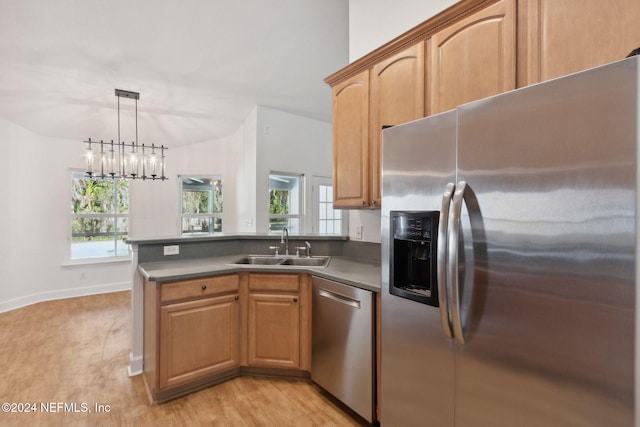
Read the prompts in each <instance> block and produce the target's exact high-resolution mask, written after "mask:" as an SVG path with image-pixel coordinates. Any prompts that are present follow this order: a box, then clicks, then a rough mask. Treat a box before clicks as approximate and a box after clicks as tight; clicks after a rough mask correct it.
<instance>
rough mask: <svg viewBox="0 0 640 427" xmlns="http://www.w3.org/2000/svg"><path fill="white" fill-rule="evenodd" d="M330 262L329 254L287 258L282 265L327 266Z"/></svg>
mask: <svg viewBox="0 0 640 427" xmlns="http://www.w3.org/2000/svg"><path fill="white" fill-rule="evenodd" d="M328 263H329V257H328V256H316V257H309V258H285V260H284V261H282V264H281V265H299V266H304V267H326V265H327V264H328Z"/></svg>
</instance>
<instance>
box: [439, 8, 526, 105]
mask: <svg viewBox="0 0 640 427" xmlns="http://www.w3.org/2000/svg"><path fill="white" fill-rule="evenodd" d="M514 2H515V0H501V1H499V2H497V3H494V4H492V5H491V6H488V7H486V8H485V9H482V10H480V11H478V12H477V13H474V14H473V15H470V16H468V17H466V18H464V19H462V20H460V21H458V22H456V23H454V24H453V25H451V26H448V27H446V28H445V29H443V30H441V31H439V32H437V33H435V34H434V35H433V36H432V37H431V40H430V43H429V57H430V61H429V64H430V67H429V69H428V71H427V74H428V76H429V77H428V80H429V82H428V91H427V96H428V97H429V111H428V113H429V114H436V113H440V112H443V111H447V110H450V109H452V108H455V107H457V106H458V105H460V104H464V103H467V102H470V101H474V100H476V99H481V98H485V97H487V96H491V95H495V94H498V93H501V92H505V91H508V90H511V89H515V87H516V31H515V23H516V19H515V18H516V17H515V4H514Z"/></svg>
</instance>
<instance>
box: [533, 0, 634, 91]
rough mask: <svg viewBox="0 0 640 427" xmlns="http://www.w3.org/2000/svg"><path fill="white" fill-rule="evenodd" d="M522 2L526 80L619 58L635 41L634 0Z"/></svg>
mask: <svg viewBox="0 0 640 427" xmlns="http://www.w3.org/2000/svg"><path fill="white" fill-rule="evenodd" d="M526 3H527V4H526V5H527V16H528V20H527V21H528V22H527V25H528V37H529V38H528V40H527V45H528V46H529V52H528V64H529V66H528V74H529V80H528V82H527V83H529V84H531V83H536V82H539V81H544V80H548V79H552V78H555V77H559V76H563V75H566V74H569V73H573V72H577V71H581V70H585V69H587V68H591V67H595V66H598V65H602V64H606V63H608V62H612V61H615V60H618V59H623V58H624V57H626V56H627V55H628V54H629V53H630V52H631V51H632V50H633V49H636V48H638V47H640V25H639V23H638V18H639V17H640V1H638V0H606V1H603V0H562V1H558V0H527V2H526Z"/></svg>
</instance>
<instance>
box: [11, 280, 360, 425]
mask: <svg viewBox="0 0 640 427" xmlns="http://www.w3.org/2000/svg"><path fill="white" fill-rule="evenodd" d="M130 304H131V294H130V293H129V292H116V293H111V294H103V295H92V296H87V297H80V298H70V299H65V300H58V301H48V302H44V303H39V304H34V305H31V306H28V307H24V308H20V309H17V310H13V311H10V312H7V313H0V343H2V345H1V346H0V403H5V402H6V403H13V404H15V405H14V406H13V407H12V408H9V409H15V410H16V411H18V410H20V411H24V410H25V409H26V408H27V404H28V406H29V409H30V410H32V412H29V413H26V412H4V411H2V412H0V425H2V426H21V427H23V426H26V425H28V426H46V427H49V426H65V427H66V426H103V425H104V426H136V427H138V426H149V427H156V426H205V425H206V426H233V427H236V426H240V427H242V426H248V427H251V426H256V427H262V426H278V427H282V426H359V425H361V424H360V423H359V422H358V421H356V420H354V419H353V418H351V417H350V416H349V415H348V414H347V413H346V412H344V411H342V410H341V409H340V408H339V407H338V406H336V405H335V404H334V403H333V401H332V400H331V399H329V398H327V396H325V394H324V393H323V392H322V391H321V390H320V389H319V388H318V387H316V386H315V385H314V384H312V383H310V382H308V381H306V380H280V379H277V380H276V379H268V378H261V377H240V378H236V379H233V380H231V381H228V382H226V383H223V384H219V385H217V386H215V387H210V388H208V389H205V390H201V391H199V392H196V393H193V394H190V395H188V396H185V397H183V398H180V399H176V400H173V401H170V402H167V403H163V404H160V405H151V404H149V401H148V397H147V393H146V389H145V384H144V380H143V378H142V376H141V375H139V376H136V377H133V378H130V377H128V376H127V366H128V362H129V352H130V348H131V309H130ZM33 405H35V406H33ZM96 405H102V406H96ZM3 409H4V407H3ZM33 409H35V411H33ZM99 409H101V410H102V412H99V411H98V410H99ZM46 411H48V412H46Z"/></svg>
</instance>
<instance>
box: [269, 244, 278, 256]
mask: <svg viewBox="0 0 640 427" xmlns="http://www.w3.org/2000/svg"><path fill="white" fill-rule="evenodd" d="M278 249H279V248H278V246H269V250H275V251H276V253H275V254H273V256H278V255H279V254H278Z"/></svg>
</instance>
